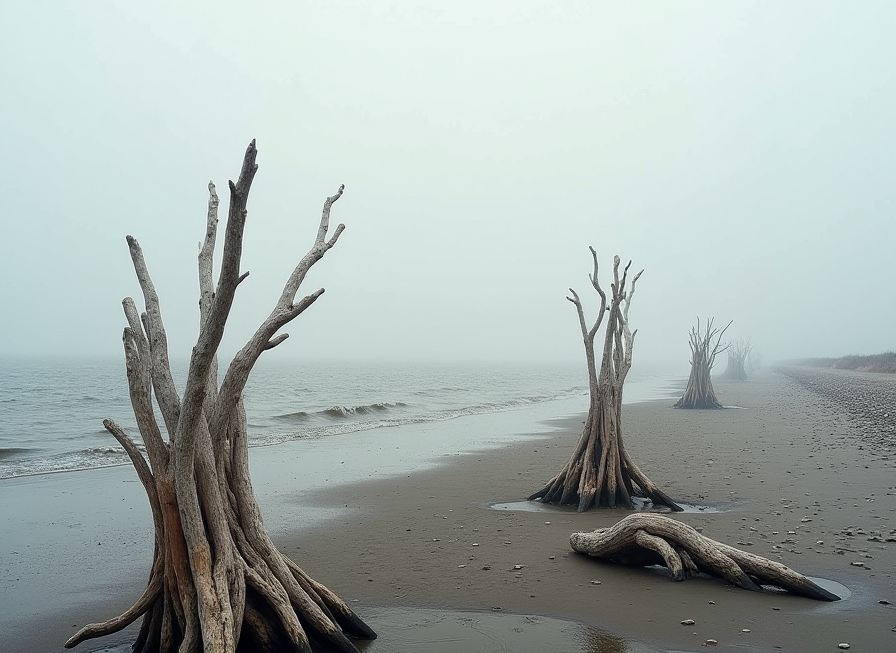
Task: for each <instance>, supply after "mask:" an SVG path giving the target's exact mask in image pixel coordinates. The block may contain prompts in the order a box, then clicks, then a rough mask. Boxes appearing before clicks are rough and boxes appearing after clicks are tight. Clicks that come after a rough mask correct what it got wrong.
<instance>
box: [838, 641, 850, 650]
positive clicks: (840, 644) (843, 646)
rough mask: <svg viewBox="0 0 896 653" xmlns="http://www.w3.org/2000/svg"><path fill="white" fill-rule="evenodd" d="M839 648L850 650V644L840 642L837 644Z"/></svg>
mask: <svg viewBox="0 0 896 653" xmlns="http://www.w3.org/2000/svg"><path fill="white" fill-rule="evenodd" d="M837 648H842V649H848V648H849V644H847V643H846V642H840V643H839V644H837Z"/></svg>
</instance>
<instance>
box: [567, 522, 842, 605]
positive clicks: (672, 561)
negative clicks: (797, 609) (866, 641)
mask: <svg viewBox="0 0 896 653" xmlns="http://www.w3.org/2000/svg"><path fill="white" fill-rule="evenodd" d="M569 543H570V546H572V548H573V550H574V551H577V552H579V553H587V554H588V555H590V556H594V557H596V558H603V559H606V560H609V561H611V562H617V563H620V564H627V565H637V566H646V565H654V564H660V565H665V566H666V567H668V568H669V571H671V572H672V579H673V580H677V581H678V580H684V579H685V578H687V577H689V576H693V575H695V574H697V573H704V574H708V575H710V576H718V577H721V578H724V579H725V580H727V581H728V582H730V583H732V584H733V585H737V586H738V587H742V588H744V589H748V590H753V591H756V592H759V591H762V587H761V586H762V585H774V586H775V587H779V588H781V589H784V590H787V591H788V592H791V593H793V594H799V595H801V596H807V597H809V598H812V599H818V600H819V601H839V600H840V597H839V596H837V595H836V594H832V593H831V592H829V591H827V590H826V589H824V588H823V587H820V586H818V585H816V584H815V583H813V582H812V581H811V580H809V579H808V578H806V577H805V576H803V575H802V574H799V573H797V572H795V571H793V570H792V569H790V568H789V567H787V566H785V565H782V564H781V563H779V562H774V561H772V560H769V559H767V558H763V557H761V556H757V555H753V554H752V553H747V552H745V551H741V550H740V549H735V548H734V547H732V546H728V545H727V544H722V543H721V542H716V541H715V540H711V539H709V538H708V537H705V536H703V535H701V534H700V533H698V532H697V531H696V530H694V529H693V528H691V527H690V526H688V525H687V524H683V523H681V522H679V521H676V520H674V519H669V518H668V517H663V516H662V515H653V514H635V515H629V516H627V517H625V518H624V519H622V520H620V521H619V522H617V523H616V524H614V525H613V526H610V527H609V528H599V529H597V530H595V531H593V532H591V533H573V534H572V535H571V536H570V538H569Z"/></svg>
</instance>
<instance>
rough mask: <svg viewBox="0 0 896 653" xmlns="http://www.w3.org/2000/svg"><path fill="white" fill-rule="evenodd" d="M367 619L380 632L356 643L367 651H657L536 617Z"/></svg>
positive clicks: (395, 614)
mask: <svg viewBox="0 0 896 653" xmlns="http://www.w3.org/2000/svg"><path fill="white" fill-rule="evenodd" d="M364 621H366V622H367V623H368V624H369V625H370V626H371V627H372V628H374V629H375V630H376V631H377V633H378V634H379V637H378V638H377V639H375V640H373V641H372V642H365V641H357V640H356V641H354V643H355V645H356V646H357V647H358V649H359V650H361V651H364V653H399V652H402V651H414V652H415V653H449V652H450V653H457V652H458V651H465V652H467V653H492V651H514V652H515V653H542V652H543V651H551V652H552V653H656V650H655V649H650V648H647V647H644V646H642V645H640V644H637V643H633V642H628V641H626V640H624V639H621V638H619V637H614V636H612V635H609V634H607V633H605V632H603V631H602V630H599V629H597V628H593V627H591V626H587V625H585V624H581V623H578V622H575V621H565V620H563V619H553V618H549V617H540V616H534V615H520V614H510V613H504V612H453V611H446V610H430V609H425V608H370V609H365V610H364Z"/></svg>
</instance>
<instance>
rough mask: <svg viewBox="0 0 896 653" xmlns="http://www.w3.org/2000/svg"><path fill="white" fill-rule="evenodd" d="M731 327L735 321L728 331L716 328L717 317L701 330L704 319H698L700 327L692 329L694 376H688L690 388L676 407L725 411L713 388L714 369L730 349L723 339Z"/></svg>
mask: <svg viewBox="0 0 896 653" xmlns="http://www.w3.org/2000/svg"><path fill="white" fill-rule="evenodd" d="M730 326H731V322H729V323H728V325H727V326H726V327H725V328H724V329H719V328H714V327H713V318H710V319H709V320H708V321H707V322H706V323H705V324H704V325H703V330H702V331H701V329H700V318H697V326H696V327H691V331H690V343H689V344H690V346H691V374H690V376H689V377H688V385H687V387H686V388H685V390H684V394H683V395H682V396H681V399H679V400H678V401H677V402H676V403H675V405H674V406H673V408H721V407H722V404H721V403H719V400H718V399H716V393H715V391H714V390H713V388H712V378H711V376H710V375H711V373H712V366H713V365H714V364H715V362H716V356H717V355H718V354H720V353H722V352H723V351H725V350H726V349H727V348H728V345H725V346H724V347H723V346H722V336H723V335H725V331H727V330H728V327H730Z"/></svg>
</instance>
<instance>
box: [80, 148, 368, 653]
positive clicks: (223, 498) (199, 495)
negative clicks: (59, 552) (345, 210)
mask: <svg viewBox="0 0 896 653" xmlns="http://www.w3.org/2000/svg"><path fill="white" fill-rule="evenodd" d="M255 158H256V149H255V141H252V143H250V144H249V147H248V149H247V150H246V154H245V157H244V159H243V165H242V169H241V170H240V175H239V178H238V180H237V182H236V183H233V182H230V211H229V215H228V218H227V225H226V231H225V233H224V248H223V257H222V260H221V269H220V271H219V274H218V280H217V285H214V284H213V280H212V278H213V277H212V265H213V264H212V257H213V253H214V250H215V240H216V235H217V224H218V218H217V213H218V196H217V194H216V192H215V186H214V184H212V183H209V202H208V216H207V225H206V234H205V240H204V242H203V244H202V247H201V250H200V253H199V291H200V300H199V307H200V330H199V337H198V339H197V341H196V345H195V346H194V347H193V352H192V356H191V358H190V366H189V372H188V374H187V381H186V387H185V389H184V391H183V395H182V396H181V395H179V394H178V391H177V389H176V388H175V385H174V382H173V381H172V376H171V368H170V365H169V358H168V345H167V338H166V334H165V327H164V324H163V322H162V312H161V308H160V303H159V298H158V295H157V294H156V290H155V288H154V286H153V282H152V280H151V279H150V275H149V272H148V269H147V265H146V262H145V261H144V257H143V252H142V250H141V248H140V245H139V244H138V243H137V241H136V240H135V239H134V238H132V237H131V236H128V238H127V242H128V247H129V248H130V255H131V260H132V261H133V264H134V270H135V271H136V274H137V279H138V281H139V283H140V288H141V290H142V292H143V299H144V302H145V306H146V310H145V312H144V313H143V314H142V315H139V314H138V312H137V308H136V305H135V303H134V300H133V299H131V298H130V297H128V298H126V299H125V300H124V302H123V305H124V313H125V316H126V318H127V323H128V326H127V327H126V328H125V329H124V337H123V341H124V351H125V358H126V361H127V378H128V386H129V389H130V396H131V403H132V405H133V409H134V414H135V417H136V419H137V424H138V426H139V430H140V436H141V438H142V440H143V444H144V445H145V451H146V456H145V457H144V455H143V453H142V452H141V450H140V448H138V446H137V445H136V444H135V443H134V441H133V440H132V439H131V438H130V437H129V436H128V434H127V433H125V432H124V430H123V429H122V428H121V427H120V426H119V425H118V424H116V423H115V422H113V421H112V420H105V422H104V423H103V424H104V426H105V427H106V429H107V430H108V431H109V432H110V433H111V434H112V435H113V436H115V438H116V439H117V440H118V441H119V442H120V443H121V445H122V447H124V449H125V451H127V453H128V455H129V456H130V458H131V461H132V462H133V464H134V467H135V468H136V470H137V475H138V476H139V478H140V481H141V482H142V483H143V486H144V487H145V489H146V493H147V495H148V497H149V504H150V508H151V510H152V516H153V522H154V525H155V552H154V556H153V561H152V568H151V571H150V574H149V581H148V583H147V587H146V589H145V591H144V592H143V594H142V596H140V598H139V599H138V600H137V602H136V603H135V604H134V605H133V606H132V607H131V608H130V609H129V610H127V611H126V612H125V613H124V614H122V615H121V616H119V617H115V618H114V619H111V620H109V621H107V622H105V623H100V624H91V625H88V626H85V627H84V628H82V629H81V630H80V631H78V632H77V633H76V634H75V635H74V636H73V637H72V638H71V639H69V640H68V641H67V642H66V644H65V645H66V647H72V646H75V645H77V644H79V643H80V642H83V641H84V640H87V639H90V638H93V637H100V636H103V635H107V634H110V633H113V632H116V631H118V630H121V629H122V628H124V627H125V626H127V625H128V624H130V623H132V622H133V621H135V620H136V619H138V618H139V617H141V616H142V617H143V622H142V627H141V628H140V630H139V634H138V637H137V640H136V642H135V643H134V647H133V650H134V651H135V652H136V653H141V652H142V653H159V652H160V651H161V652H164V653H168V652H174V651H178V652H179V653H193V652H197V651H204V652H205V653H225V652H226V653H229V652H232V651H262V652H264V651H305V652H309V651H313V650H327V651H331V650H332V651H344V652H354V651H356V648H355V646H354V645H353V644H352V641H351V639H350V637H353V638H367V639H371V638H374V637H376V634H375V633H374V632H373V631H372V630H371V629H370V628H369V627H368V626H367V625H366V624H364V622H363V621H361V619H359V618H358V617H357V616H356V615H355V614H354V613H353V612H352V611H351V610H350V609H349V608H348V606H347V605H346V604H345V603H344V602H343V601H342V600H341V599H339V597H337V596H336V595H335V594H334V593H333V592H331V591H330V590H328V589H327V588H326V587H324V586H323V585H321V584H320V583H318V582H316V581H314V580H313V579H312V578H311V577H309V576H308V574H306V573H305V572H304V571H303V570H302V569H301V568H300V567H299V566H298V565H297V564H296V563H295V562H293V561H292V560H290V559H289V558H287V557H286V556H285V555H283V554H281V553H280V552H279V551H278V550H277V549H276V547H275V546H274V544H273V543H272V542H271V539H270V537H269V536H268V535H267V533H266V531H265V528H264V524H263V523H262V517H261V511H260V509H259V506H258V504H257V502H256V500H255V496H254V492H253V490H252V483H251V480H250V478H249V466H248V444H247V434H246V410H245V406H244V404H243V399H242V394H243V389H244V388H245V385H246V381H247V380H248V377H249V373H250V371H251V370H252V368H253V366H254V364H255V363H256V361H257V360H258V358H259V357H260V356H261V354H262V353H263V352H265V351H267V350H268V349H271V348H273V347H276V346H277V345H279V344H280V343H282V342H283V341H284V340H285V339H286V338H287V337H288V334H286V333H281V334H279V335H278V334H277V332H278V331H279V330H280V329H281V328H282V327H283V326H285V325H286V324H287V323H289V322H290V321H292V320H293V319H295V318H296V317H298V316H299V315H300V314H301V313H302V312H303V311H304V310H305V309H307V308H308V307H309V306H311V305H312V304H313V303H314V302H315V300H317V299H318V297H320V296H321V294H322V293H323V292H324V289H323V288H321V289H319V290H316V291H314V292H313V293H311V294H310V295H307V296H305V297H303V298H302V299H299V300H298V301H296V293H297V292H298V289H299V287H300V286H301V284H302V282H303V280H304V279H305V276H306V274H307V273H308V271H309V270H310V268H311V266H313V265H314V264H315V263H317V262H318V261H319V260H320V259H321V258H322V257H323V256H324V254H325V253H326V252H327V251H329V250H330V248H332V247H333V245H335V244H336V241H337V239H338V238H339V235H340V234H341V233H342V230H343V229H344V226H343V225H341V224H340V225H339V226H338V227H337V228H336V229H335V231H334V232H333V234H332V235H331V236H330V237H329V239H328V232H329V227H330V208H331V206H332V205H333V203H334V202H335V201H336V200H338V199H339V198H340V197H341V196H342V191H343V188H342V187H340V188H339V191H338V192H337V193H336V194H335V195H333V196H332V197H328V198H327V200H326V201H325V202H324V206H323V212H322V215H321V219H320V224H319V226H318V230H317V237H316V238H315V240H314V244H313V245H312V246H311V249H310V250H309V251H308V253H307V254H305V256H304V257H303V258H302V259H301V261H300V262H299V263H298V265H297V266H296V268H295V269H294V270H293V272H292V274H291V275H290V277H289V279H288V280H287V282H286V285H285V287H284V288H283V293H282V294H281V296H280V299H279V300H278V301H277V304H276V305H275V306H274V309H273V311H272V312H271V314H270V316H269V317H268V318H267V319H266V320H265V321H264V322H263V323H262V324H261V326H259V327H258V330H257V331H256V332H255V334H254V335H253V336H252V337H251V338H250V339H249V341H248V342H247V343H246V344H245V346H244V347H243V348H242V349H241V350H240V351H239V352H238V353H237V354H236V356H235V357H234V358H233V360H232V361H231V363H230V365H229V367H228V368H227V371H226V373H225V375H224V377H223V380H222V381H221V384H220V386H219V385H218V372H217V368H218V364H217V350H218V346H219V344H220V342H221V338H222V335H223V333H224V326H225V324H226V322H227V318H228V315H229V314H230V309H231V306H232V304H233V301H234V296H235V294H236V290H237V287H238V286H239V284H240V283H241V282H242V281H243V280H244V279H245V278H246V276H247V275H248V272H245V273H241V272H240V258H241V252H242V246H243V229H244V226H245V223H246V214H247V212H246V204H247V200H248V197H249V189H250V187H251V185H252V180H253V178H254V177H255V172H256V169H257V166H256V163H255ZM153 395H155V398H156V402H157V404H158V408H159V413H160V415H161V417H162V421H163V423H162V424H159V423H158V422H157V420H156V416H155V414H154V412H153V404H152V397H153ZM163 429H164V431H165V432H167V438H166V437H165V436H163Z"/></svg>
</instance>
